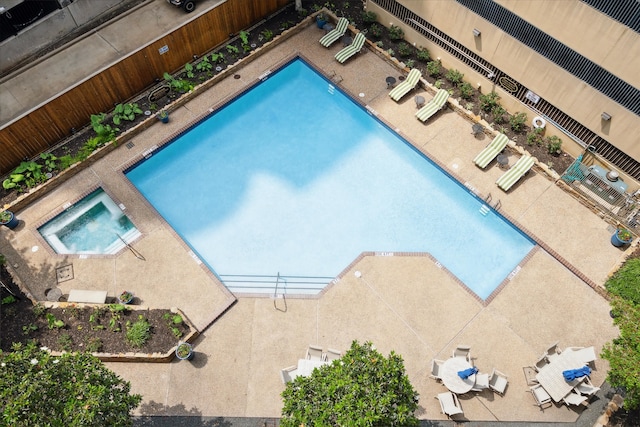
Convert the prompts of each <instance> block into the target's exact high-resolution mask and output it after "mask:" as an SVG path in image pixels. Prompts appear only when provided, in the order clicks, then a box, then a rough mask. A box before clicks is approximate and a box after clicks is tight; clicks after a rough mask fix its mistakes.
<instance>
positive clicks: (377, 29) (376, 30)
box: [369, 24, 382, 39]
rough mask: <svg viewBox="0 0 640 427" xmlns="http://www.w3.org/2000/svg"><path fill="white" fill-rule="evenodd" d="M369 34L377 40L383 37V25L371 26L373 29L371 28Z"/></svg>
mask: <svg viewBox="0 0 640 427" xmlns="http://www.w3.org/2000/svg"><path fill="white" fill-rule="evenodd" d="M369 34H371V35H372V36H373V37H375V38H377V39H379V38H380V37H382V25H378V24H371V27H369Z"/></svg>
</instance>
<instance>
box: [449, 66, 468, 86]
mask: <svg viewBox="0 0 640 427" xmlns="http://www.w3.org/2000/svg"><path fill="white" fill-rule="evenodd" d="M445 77H446V79H447V80H449V81H450V82H451V83H453V85H454V86H458V85H459V84H460V83H462V78H463V77H464V74H462V73H461V72H460V71H458V70H453V69H451V70H449V71H447V74H446V75H445Z"/></svg>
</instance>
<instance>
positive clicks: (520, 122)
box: [509, 113, 527, 132]
mask: <svg viewBox="0 0 640 427" xmlns="http://www.w3.org/2000/svg"><path fill="white" fill-rule="evenodd" d="M526 122H527V114H526V113H516V114H514V115H513V116H511V117H509V125H510V126H511V129H512V130H514V131H516V132H520V131H521V130H522V129H523V128H524V124H525V123H526Z"/></svg>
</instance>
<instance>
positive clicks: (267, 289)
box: [218, 272, 335, 297]
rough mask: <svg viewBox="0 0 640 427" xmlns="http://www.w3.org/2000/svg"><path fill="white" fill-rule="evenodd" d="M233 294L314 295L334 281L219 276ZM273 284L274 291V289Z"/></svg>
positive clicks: (254, 275)
mask: <svg viewBox="0 0 640 427" xmlns="http://www.w3.org/2000/svg"><path fill="white" fill-rule="evenodd" d="M218 277H219V278H220V280H221V281H222V283H224V285H225V286H226V287H227V289H229V290H230V291H231V292H233V293H249V294H265V295H272V296H273V297H278V295H285V294H286V295H315V294H317V293H318V292H320V291H321V290H323V289H324V288H325V286H327V285H328V284H329V283H330V282H331V281H333V280H334V279H335V277H332V276H284V275H282V274H280V273H279V272H278V273H277V274H276V275H268V274H267V275H261V274H219V275H218ZM274 283H275V289H274Z"/></svg>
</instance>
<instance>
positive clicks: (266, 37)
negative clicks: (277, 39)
mask: <svg viewBox="0 0 640 427" xmlns="http://www.w3.org/2000/svg"><path fill="white" fill-rule="evenodd" d="M260 35H262V37H263V38H264V40H265V41H269V40H271V39H272V38H273V31H271V30H269V29H266V30H262V32H261V33H260Z"/></svg>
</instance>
